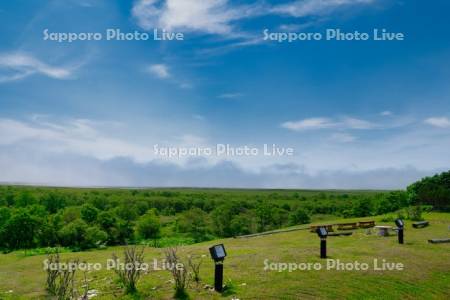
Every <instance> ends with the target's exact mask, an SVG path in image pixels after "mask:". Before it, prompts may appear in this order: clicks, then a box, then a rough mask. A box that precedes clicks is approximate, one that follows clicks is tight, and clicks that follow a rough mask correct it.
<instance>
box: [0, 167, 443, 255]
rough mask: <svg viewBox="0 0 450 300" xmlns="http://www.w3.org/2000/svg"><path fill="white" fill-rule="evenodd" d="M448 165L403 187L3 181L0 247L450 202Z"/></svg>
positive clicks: (193, 236)
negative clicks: (57, 184) (171, 186)
mask: <svg viewBox="0 0 450 300" xmlns="http://www.w3.org/2000/svg"><path fill="white" fill-rule="evenodd" d="M449 203H450V171H449V172H445V173H442V174H440V175H436V176H433V177H427V178H424V179H422V180H420V181H418V182H416V183H414V184H412V185H410V186H409V187H408V188H407V189H406V191H331V190H330V191H314V190H226V189H112V188H105V189H101V188H96V189H93V188H50V187H27V186H0V249H2V250H3V251H11V250H15V249H29V248H37V247H56V246H61V247H68V248H70V249H72V250H84V249H89V248H98V247H104V246H108V245H123V244H133V243H147V244H151V245H154V246H163V243H164V242H167V241H169V240H172V241H174V240H175V241H176V242H180V243H195V242H201V241H205V240H210V239H214V238H217V237H232V236H238V235H245V234H250V233H256V232H263V231H267V230H272V229H278V228H282V227H287V226H293V225H298V224H306V223H309V222H310V221H311V217H312V216H317V215H334V216H340V217H346V218H349V217H365V216H372V215H382V214H388V213H393V212H397V211H399V210H401V209H404V208H408V207H411V206H413V205H414V206H421V207H426V208H427V209H436V210H449V207H450V205H449Z"/></svg>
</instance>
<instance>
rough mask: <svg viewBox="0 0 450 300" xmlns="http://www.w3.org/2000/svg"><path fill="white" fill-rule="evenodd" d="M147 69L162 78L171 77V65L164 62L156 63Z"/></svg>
mask: <svg viewBox="0 0 450 300" xmlns="http://www.w3.org/2000/svg"><path fill="white" fill-rule="evenodd" d="M147 71H148V72H150V73H151V74H153V75H155V76H156V77H158V78H161V79H167V78H169V77H170V72H169V67H167V66H166V65H164V64H155V65H151V66H149V67H148V68H147Z"/></svg>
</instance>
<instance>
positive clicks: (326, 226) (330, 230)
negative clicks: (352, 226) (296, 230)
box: [309, 224, 334, 233]
mask: <svg viewBox="0 0 450 300" xmlns="http://www.w3.org/2000/svg"><path fill="white" fill-rule="evenodd" d="M320 227H325V229H326V230H327V231H328V232H333V231H334V230H333V225H329V224H327V225H311V226H310V227H309V229H310V231H311V232H314V233H315V232H316V230H317V228H320Z"/></svg>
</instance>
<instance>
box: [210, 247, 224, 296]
mask: <svg viewBox="0 0 450 300" xmlns="http://www.w3.org/2000/svg"><path fill="white" fill-rule="evenodd" d="M209 253H210V254H211V258H212V259H213V260H214V264H215V268H214V289H215V290H216V291H217V292H219V293H221V292H222V291H223V260H224V259H225V257H226V256H227V252H226V251H225V247H224V246H223V244H219V245H215V246H212V247H211V248H209Z"/></svg>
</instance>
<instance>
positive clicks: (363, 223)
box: [358, 221, 375, 228]
mask: <svg viewBox="0 0 450 300" xmlns="http://www.w3.org/2000/svg"><path fill="white" fill-rule="evenodd" d="M358 226H359V228H372V227H375V221H361V222H358Z"/></svg>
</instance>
